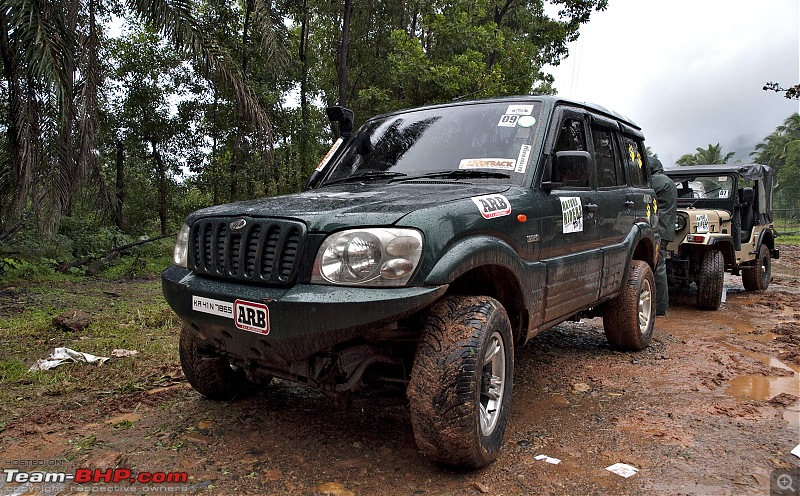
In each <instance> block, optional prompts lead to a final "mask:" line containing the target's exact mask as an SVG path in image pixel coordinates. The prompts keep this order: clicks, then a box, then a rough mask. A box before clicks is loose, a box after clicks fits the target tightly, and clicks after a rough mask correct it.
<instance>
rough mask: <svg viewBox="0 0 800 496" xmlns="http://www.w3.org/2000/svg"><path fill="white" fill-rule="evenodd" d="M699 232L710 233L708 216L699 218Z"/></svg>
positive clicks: (702, 215)
mask: <svg viewBox="0 0 800 496" xmlns="http://www.w3.org/2000/svg"><path fill="white" fill-rule="evenodd" d="M697 232H698V233H707V232H708V215H706V214H700V215H698V216H697Z"/></svg>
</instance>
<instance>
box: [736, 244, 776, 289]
mask: <svg viewBox="0 0 800 496" xmlns="http://www.w3.org/2000/svg"><path fill="white" fill-rule="evenodd" d="M771 280H772V259H771V258H770V255H769V248H767V247H766V245H763V244H762V245H761V246H760V247H759V248H758V256H757V257H756V259H755V260H753V265H752V267H748V268H746V269H744V270H742V284H743V285H744V289H746V290H747V291H757V290H761V291H764V290H766V289H767V288H768V287H769V283H770V281H771Z"/></svg>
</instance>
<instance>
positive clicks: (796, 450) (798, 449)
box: [790, 444, 800, 458]
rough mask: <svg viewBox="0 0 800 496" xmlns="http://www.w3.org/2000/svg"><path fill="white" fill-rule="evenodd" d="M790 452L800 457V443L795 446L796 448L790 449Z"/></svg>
mask: <svg viewBox="0 0 800 496" xmlns="http://www.w3.org/2000/svg"><path fill="white" fill-rule="evenodd" d="M790 453H791V454H793V455H794V456H796V457H797V458H800V444H798V445H797V446H795V447H794V449H793V450H792V451H790Z"/></svg>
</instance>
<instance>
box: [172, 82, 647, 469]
mask: <svg viewBox="0 0 800 496" xmlns="http://www.w3.org/2000/svg"><path fill="white" fill-rule="evenodd" d="M328 115H329V117H330V118H331V119H332V120H333V121H335V122H337V123H338V126H339V130H340V131H341V136H339V139H337V141H336V143H335V144H334V146H333V147H332V148H331V151H330V152H329V153H328V154H327V155H326V157H325V158H324V159H323V160H322V162H321V163H320V165H319V166H318V167H317V170H316V171H315V172H314V174H313V176H312V177H311V178H310V180H309V186H308V189H307V190H306V191H303V192H301V193H297V194H292V195H285V196H279V197H274V198H261V199H255V200H250V201H245V202H240V203H234V204H229V205H218V206H214V207H210V208H206V209H203V210H199V211H197V212H194V213H192V214H191V215H189V216H188V217H187V219H186V222H185V225H184V226H183V228H182V229H181V232H180V234H179V237H178V242H177V245H176V249H175V264H174V265H173V266H172V267H170V268H168V269H166V270H165V271H164V273H163V289H164V295H165V297H166V299H167V301H168V302H169V304H170V305H171V307H172V308H173V309H174V310H175V312H176V313H177V314H178V315H179V316H180V317H181V319H182V320H183V321H184V323H185V325H184V328H183V330H182V332H181V338H180V356H181V364H182V366H183V369H184V372H185V375H186V377H187V379H188V380H189V382H190V383H191V384H192V386H193V387H194V388H195V389H196V390H197V391H199V392H200V393H202V394H203V395H205V396H206V397H208V398H211V399H218V400H232V399H235V398H238V397H242V396H244V395H246V394H248V393H250V392H252V391H254V390H255V389H256V388H258V387H263V386H265V385H266V384H267V383H268V382H269V381H270V380H271V379H272V378H280V379H284V380H290V381H294V382H298V383H302V384H306V385H308V386H311V387H315V388H318V389H319V390H320V391H322V392H323V393H325V394H326V395H327V396H329V397H330V398H332V399H333V400H335V401H337V402H345V401H346V400H348V399H351V398H354V397H355V396H356V395H358V396H365V395H376V394H387V393H394V396H395V397H398V394H397V393H398V392H399V393H400V394H399V397H401V398H407V401H408V403H409V404H410V412H411V413H410V414H411V420H412V426H413V430H414V435H415V438H416V440H417V443H418V445H419V447H420V449H421V450H422V452H423V453H424V454H425V455H426V456H427V457H428V458H430V459H431V460H433V461H436V462H439V463H443V464H447V465H455V466H463V467H481V466H484V465H486V464H488V463H489V462H491V461H492V460H493V459H494V458H495V457H496V456H497V454H498V451H499V450H500V447H501V446H502V440H503V434H504V432H505V426H506V422H507V418H508V413H509V410H510V400H511V395H512V387H513V382H514V347H515V346H520V345H522V344H524V343H525V342H526V341H527V340H529V339H531V338H532V337H534V336H535V335H536V334H537V333H539V332H541V331H543V330H545V329H547V328H549V327H552V326H554V325H556V324H558V323H560V322H563V321H564V320H567V319H570V318H577V317H578V316H580V315H598V316H599V315H602V316H603V322H604V327H605V331H606V335H607V337H608V339H609V341H610V342H611V343H612V344H613V345H614V346H615V347H617V348H620V349H627V350H639V349H642V348H644V347H646V346H647V345H648V343H649V340H650V336H651V334H652V330H653V322H654V320H655V305H654V301H655V300H654V298H653V292H654V289H655V285H654V283H653V275H652V268H653V267H654V265H655V260H656V256H657V255H656V253H657V250H656V248H655V246H656V243H655V239H654V225H655V222H656V219H655V215H654V213H655V211H654V206H655V197H654V194H653V191H652V189H650V186H649V174H648V171H647V167H646V164H645V148H644V141H643V140H644V136H643V134H642V132H641V130H640V129H639V128H638V127H637V126H636V125H635V124H633V123H632V122H630V121H629V120H627V119H624V118H622V117H621V116H619V115H617V114H614V113H611V112H609V111H607V110H605V109H602V108H601V107H597V106H593V105H586V104H582V103H578V102H572V101H567V100H563V99H560V98H557V97H550V96H521V97H509V98H502V99H490V100H481V101H470V102H457V103H449V104H445V105H435V106H429V107H423V108H417V109H409V110H403V111H399V112H393V113H389V114H385V115H382V116H378V117H374V118H371V119H368V120H367V121H366V122H365V123H364V124H363V125H362V126H361V127H360V128H359V129H358V130H356V131H355V132H352V127H353V115H352V112H350V111H349V110H347V109H343V108H338V107H334V108H330V109H329V110H328ZM403 393H405V394H403Z"/></svg>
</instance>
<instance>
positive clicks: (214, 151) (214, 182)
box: [211, 84, 220, 205]
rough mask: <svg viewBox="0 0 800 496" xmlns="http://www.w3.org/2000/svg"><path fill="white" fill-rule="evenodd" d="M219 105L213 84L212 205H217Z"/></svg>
mask: <svg viewBox="0 0 800 496" xmlns="http://www.w3.org/2000/svg"><path fill="white" fill-rule="evenodd" d="M218 107H219V93H218V91H217V85H216V84H215V85H214V110H213V111H212V112H211V121H212V122H211V140H212V141H211V191H212V200H211V201H212V202H213V204H214V205H219V204H220V201H219V170H218V164H217V147H218V146H219V137H218V136H217V133H218V129H217V119H218V118H219V114H218V112H217V109H218Z"/></svg>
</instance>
